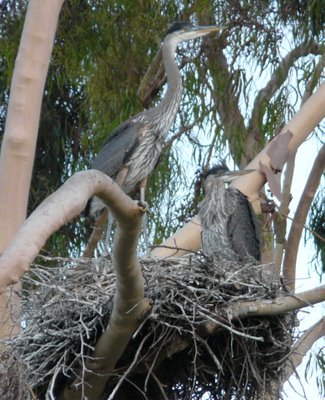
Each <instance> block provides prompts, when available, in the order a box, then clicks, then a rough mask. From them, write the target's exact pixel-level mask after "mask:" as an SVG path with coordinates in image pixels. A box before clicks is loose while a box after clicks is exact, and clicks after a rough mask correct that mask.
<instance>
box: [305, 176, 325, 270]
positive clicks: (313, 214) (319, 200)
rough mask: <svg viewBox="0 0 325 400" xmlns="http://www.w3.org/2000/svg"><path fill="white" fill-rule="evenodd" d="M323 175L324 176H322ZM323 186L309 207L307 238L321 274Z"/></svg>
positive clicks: (323, 257)
mask: <svg viewBox="0 0 325 400" xmlns="http://www.w3.org/2000/svg"><path fill="white" fill-rule="evenodd" d="M324 177H325V176H324ZM324 200H325V187H324V186H323V187H321V188H320V190H319V192H318V194H317V196H316V198H315V200H314V202H313V204H312V206H311V209H310V216H309V229H310V231H311V232H310V233H309V238H312V240H313V242H314V246H315V249H316V255H315V257H314V262H315V265H316V268H317V270H318V272H319V274H320V275H321V274H322V273H324V272H325V242H324V240H325V201H324Z"/></svg>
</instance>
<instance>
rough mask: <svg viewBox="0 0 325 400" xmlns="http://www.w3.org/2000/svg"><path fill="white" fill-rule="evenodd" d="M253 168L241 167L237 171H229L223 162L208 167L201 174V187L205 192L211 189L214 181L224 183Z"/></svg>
mask: <svg viewBox="0 0 325 400" xmlns="http://www.w3.org/2000/svg"><path fill="white" fill-rule="evenodd" d="M253 171H255V170H253V169H242V170H237V171H230V170H229V168H228V167H227V165H226V164H225V163H224V162H223V163H220V164H218V165H215V166H213V167H212V168H210V169H209V170H208V171H207V172H206V173H205V174H203V176H202V178H203V189H204V192H205V193H207V192H209V191H210V190H211V189H212V186H214V185H215V183H216V182H219V183H220V184H222V185H224V184H225V183H229V182H231V181H232V180H234V179H236V178H238V177H239V176H241V175H246V174H249V173H251V172H253Z"/></svg>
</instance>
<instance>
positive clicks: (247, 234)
mask: <svg viewBox="0 0 325 400" xmlns="http://www.w3.org/2000/svg"><path fill="white" fill-rule="evenodd" d="M249 172H251V170H243V171H229V170H228V168H227V167H226V165H225V164H221V165H218V166H215V167H213V168H211V169H210V170H209V171H208V172H207V173H206V175H205V180H204V183H203V187H204V192H205V197H204V199H203V201H202V203H201V208H200V211H199V216H200V219H201V226H202V236H201V238H202V251H203V253H204V254H205V255H207V256H209V257H213V258H215V259H217V260H228V261H243V260H249V259H255V260H260V259H261V249H260V233H259V227H258V221H257V219H256V216H255V213H254V211H253V209H252V206H251V204H250V202H249V201H248V199H247V197H246V196H245V195H244V194H243V193H241V192H240V191H239V190H238V189H236V188H233V187H231V186H229V187H226V186H225V184H226V182H227V180H229V179H231V178H232V177H236V176H238V175H242V174H245V173H249Z"/></svg>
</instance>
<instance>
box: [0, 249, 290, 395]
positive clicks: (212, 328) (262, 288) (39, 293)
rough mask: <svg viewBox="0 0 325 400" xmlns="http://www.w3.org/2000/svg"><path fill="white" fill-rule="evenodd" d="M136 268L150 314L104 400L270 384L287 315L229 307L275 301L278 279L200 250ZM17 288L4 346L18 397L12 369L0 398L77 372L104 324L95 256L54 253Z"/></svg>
mask: <svg viewBox="0 0 325 400" xmlns="http://www.w3.org/2000/svg"><path fill="white" fill-rule="evenodd" d="M51 262H52V263H53V259H51ZM141 265H142V270H143V275H144V279H145V282H146V297H147V298H148V299H150V301H151V305H152V307H151V311H150V313H149V314H148V315H147V316H146V318H145V319H144V320H143V321H141V324H140V326H139V328H138V330H137V331H136V332H135V334H134V335H133V339H132V340H131V342H130V343H129V346H128V349H127V351H126V352H125V353H124V355H123V356H122V358H121V359H120V361H119V363H118V365H117V366H116V371H115V374H114V376H112V377H111V378H110V379H109V381H108V384H107V388H106V397H105V398H110V399H113V398H114V399H115V398H116V399H119V398H123V393H128V396H129V398H133V399H155V400H158V399H172V398H175V399H201V398H202V396H203V394H205V395H206V396H207V398H208V396H210V398H211V399H221V398H223V399H253V398H254V396H256V394H261V393H270V392H272V391H273V392H274V391H275V390H277V389H276V388H275V386H274V382H277V381H279V379H280V372H281V367H282V366H283V363H284V361H285V360H286V358H287V356H288V354H289V353H290V349H291V345H292V323H293V318H294V316H293V314H288V315H283V316H274V317H254V318H246V319H242V320H236V319H234V318H233V316H232V315H230V311H229V310H231V307H230V306H231V305H232V304H233V303H234V302H238V301H241V300H243V301H247V300H251V301H253V300H257V299H272V298H275V297H276V296H278V295H279V292H280V291H281V285H280V282H278V281H277V280H276V279H274V277H272V276H271V275H267V274H265V269H264V268H263V267H262V266H256V265H254V264H250V263H248V264H244V265H243V264H239V263H237V264H236V263H233V262H214V261H212V260H207V259H206V258H204V257H202V256H200V255H193V256H190V257H183V258H175V259H167V260H157V259H151V258H144V259H142V260H141ZM23 287H24V318H23V320H24V329H23V330H22V332H21V334H20V335H19V336H18V337H16V338H15V339H14V340H13V341H12V342H11V343H10V345H11V346H12V348H13V349H14V351H13V352H12V356H11V357H15V359H12V360H11V361H12V364H15V363H16V364H17V363H18V364H19V365H24V366H25V367H24V368H23V367H22V369H21V370H20V369H19V371H20V372H19V379H18V380H19V381H20V382H21V384H20V386H19V390H20V391H21V392H24V396H23V397H19V396H17V393H18V388H17V369H16V370H15V373H16V376H15V379H14V380H12V379H10V376H11V375H13V373H12V371H11V372H10V370H8V371H7V375H8V376H7V377H6V378H7V379H6V381H7V382H8V385H9V386H10V384H11V383H12V382H16V383H15V385H13V386H10V387H8V388H7V391H4V393H11V394H10V395H6V396H5V395H3V396H2V397H1V398H3V399H7V400H9V399H10V400H11V399H15V400H16V399H19V398H22V399H33V398H39V399H42V398H45V397H46V396H50V397H49V398H55V397H56V396H57V394H58V391H59V389H60V388H61V387H62V385H64V384H65V383H66V382H67V381H69V380H71V381H72V380H73V379H74V378H75V377H77V376H82V375H83V373H84V372H85V360H86V358H87V357H89V356H91V353H92V350H93V348H94V345H95V343H96V341H97V339H98V337H99V336H100V334H101V333H102V331H103V329H105V327H106V325H107V322H108V320H109V315H110V312H111V309H112V305H113V297H114V293H115V275H114V270H113V267H112V264H111V261H110V260H107V259H105V258H102V259H98V260H92V261H91V262H86V261H85V260H84V261H83V260H70V259H61V258H57V259H55V266H54V267H52V266H51V267H49V266H41V265H34V266H33V267H32V268H31V270H30V272H29V273H28V274H26V276H25V278H24V281H23ZM6 362H8V360H7V361H6ZM26 366H27V367H26ZM1 375H2V376H1ZM4 378H5V372H4V371H2V370H1V369H0V380H1V382H4ZM14 393H16V394H15V395H14ZM51 396H52V397H51Z"/></svg>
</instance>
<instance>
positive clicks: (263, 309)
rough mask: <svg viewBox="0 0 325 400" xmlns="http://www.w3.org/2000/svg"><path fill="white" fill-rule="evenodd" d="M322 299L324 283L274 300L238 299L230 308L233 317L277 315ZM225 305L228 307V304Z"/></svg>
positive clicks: (324, 295) (324, 293)
mask: <svg viewBox="0 0 325 400" xmlns="http://www.w3.org/2000/svg"><path fill="white" fill-rule="evenodd" d="M324 300H325V285H322V286H318V287H316V288H313V289H311V290H307V291H305V292H301V293H297V294H295V295H293V296H284V297H277V298H276V299H274V300H260V301H256V300H254V301H242V302H240V301H239V302H238V303H237V304H233V305H232V306H231V309H232V315H233V316H234V318H244V317H254V316H263V315H265V316H266V315H277V314H282V313H287V312H290V311H295V310H299V309H301V308H304V307H309V306H310V305H312V304H317V303H320V302H322V301H324ZM226 307H228V309H229V306H226ZM218 311H219V310H218Z"/></svg>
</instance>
